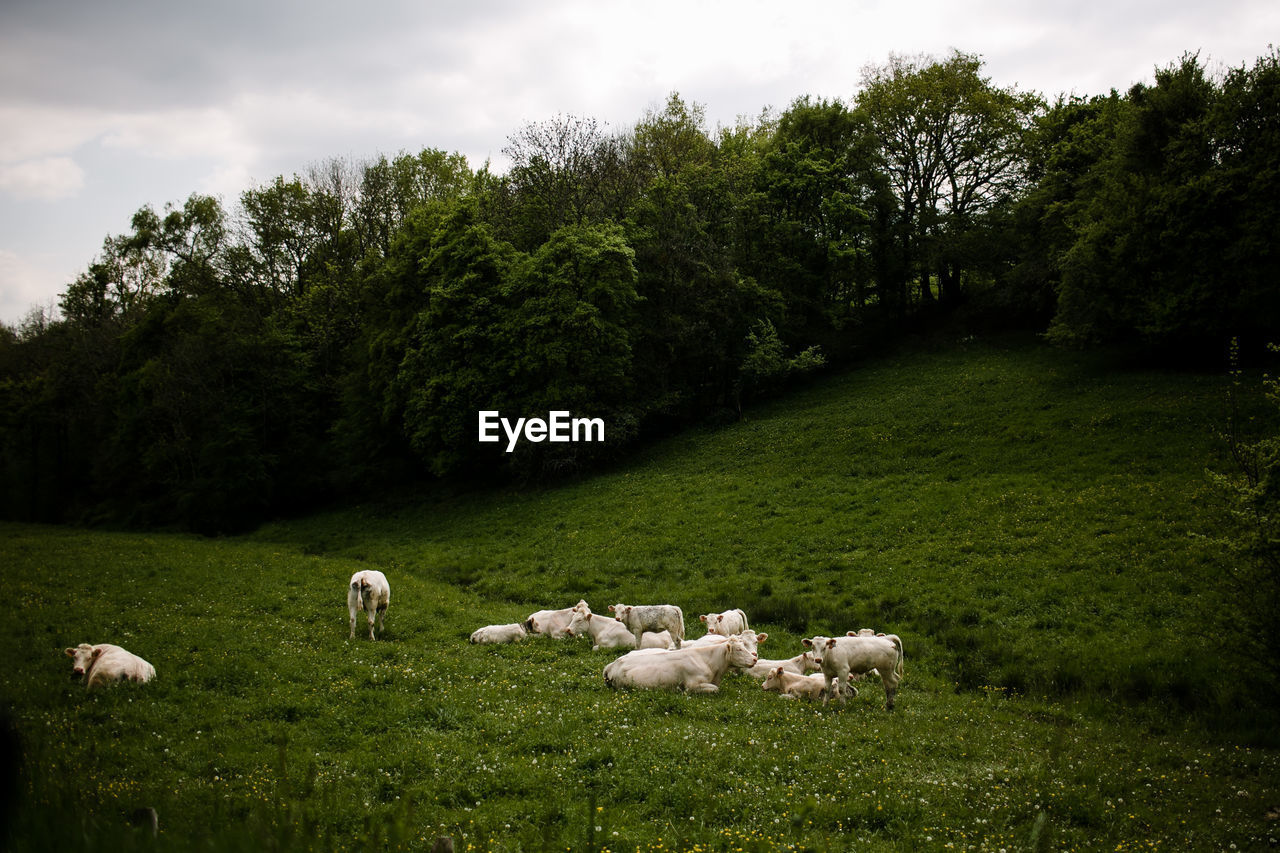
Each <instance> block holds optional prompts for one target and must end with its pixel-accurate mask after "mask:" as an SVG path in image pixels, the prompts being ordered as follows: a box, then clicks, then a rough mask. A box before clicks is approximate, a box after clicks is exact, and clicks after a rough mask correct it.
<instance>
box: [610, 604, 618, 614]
mask: <svg viewBox="0 0 1280 853" xmlns="http://www.w3.org/2000/svg"><path fill="white" fill-rule="evenodd" d="M609 612H610V613H617V612H618V611H617V610H614V609H613V605H612V604H610V605H609Z"/></svg>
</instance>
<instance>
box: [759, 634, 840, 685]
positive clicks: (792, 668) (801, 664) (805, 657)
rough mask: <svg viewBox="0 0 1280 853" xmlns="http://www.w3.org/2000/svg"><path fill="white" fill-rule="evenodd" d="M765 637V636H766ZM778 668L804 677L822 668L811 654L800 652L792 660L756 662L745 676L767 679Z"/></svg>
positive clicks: (763, 660) (761, 660)
mask: <svg viewBox="0 0 1280 853" xmlns="http://www.w3.org/2000/svg"><path fill="white" fill-rule="evenodd" d="M766 636H767V635H766ZM778 667H782V668H783V669H785V670H786V671H787V672H794V673H796V674H797V675H804V674H805V673H807V672H810V671H811V670H819V669H822V667H821V666H820V665H819V664H818V663H816V662H815V661H814V659H813V653H812V652H808V651H805V652H801V653H800V654H798V655H796V656H795V657H793V658H787V659H786V660H765V659H763V658H761V659H760V660H758V661H756V665H755V666H753V667H751V669H749V670H748V671H747V675H750V676H751V677H752V678H767V677H768V675H769V673H771V672H773V671H774V670H775V669H777V668H778Z"/></svg>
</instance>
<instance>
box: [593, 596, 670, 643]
mask: <svg viewBox="0 0 1280 853" xmlns="http://www.w3.org/2000/svg"><path fill="white" fill-rule="evenodd" d="M609 612H610V613H612V614H613V615H614V618H616V619H617V620H618V621H619V622H621V623H622V624H623V625H626V626H627V627H628V628H630V629H631V634H632V636H634V637H635V638H636V646H637V647H639V646H640V641H641V638H642V635H643V634H644V632H645V631H654V632H655V633H656V632H658V631H670V632H671V641H672V642H673V643H675V646H676V648H677V649H678V648H680V644H681V643H683V642H684V611H683V610H681V609H680V608H679V607H677V606H676V605H674V604H638V605H631V604H610V605H609Z"/></svg>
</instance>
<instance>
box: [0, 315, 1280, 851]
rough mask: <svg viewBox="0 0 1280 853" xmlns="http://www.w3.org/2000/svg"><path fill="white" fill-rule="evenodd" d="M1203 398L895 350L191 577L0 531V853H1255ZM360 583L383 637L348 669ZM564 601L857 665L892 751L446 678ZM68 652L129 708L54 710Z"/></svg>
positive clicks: (1255, 721)
mask: <svg viewBox="0 0 1280 853" xmlns="http://www.w3.org/2000/svg"><path fill="white" fill-rule="evenodd" d="M1220 391H1221V383H1220V379H1219V378H1218V377H1216V376H1213V375H1198V374H1194V373H1186V372H1184V373H1177V374H1175V373H1170V372H1167V371H1157V370H1149V371H1117V370H1114V369H1112V368H1111V366H1110V363H1109V362H1108V361H1107V360H1106V359H1103V358H1099V357H1096V356H1093V355H1082V354H1077V353H1073V352H1064V351H1062V350H1054V349H1050V348H1046V347H1043V346H1037V345H1036V342H1035V341H1031V340H1018V339H992V340H979V341H970V342H968V343H965V344H964V345H957V346H953V347H950V348H948V349H946V350H944V351H934V352H928V351H926V350H925V348H917V349H909V348H903V349H901V350H899V351H897V352H896V353H894V354H892V355H891V356H886V357H882V358H877V359H872V360H869V361H868V362H867V363H864V364H863V365H862V366H860V368H859V369H858V370H856V371H852V370H846V371H843V372H833V373H830V374H828V375H826V376H824V377H821V378H820V379H818V380H817V381H815V382H812V383H809V384H808V385H807V386H806V387H805V388H804V389H803V390H802V391H800V392H797V393H795V394H791V395H788V396H787V397H786V398H785V399H778V400H775V401H773V402H770V403H768V404H766V405H761V406H758V407H754V408H751V409H750V410H748V412H747V417H746V418H745V419H743V420H741V421H738V422H734V423H730V424H727V425H723V426H720V427H717V428H710V427H704V428H700V429H697V430H694V431H691V432H689V433H686V434H683V435H680V436H675V437H672V438H671V439H669V440H666V441H663V442H659V443H655V444H654V445H653V446H651V447H650V448H649V449H647V450H646V451H645V452H644V453H642V454H639V455H638V456H637V458H635V459H634V460H632V461H630V462H628V463H627V464H623V465H618V466H613V467H611V469H610V470H609V471H608V472H606V473H602V474H599V475H597V476H594V477H591V478H581V479H578V480H575V481H572V482H567V483H562V484H561V485H559V486H558V487H557V488H537V489H528V490H513V489H509V488H504V489H495V490H492V491H487V492H485V493H472V494H452V495H449V494H439V495H434V496H428V497H424V499H422V500H421V501H420V502H416V503H412V504H407V505H406V504H404V503H401V502H396V501H393V500H387V501H378V502H373V503H365V504H362V505H359V506H353V507H349V508H345V509H344V510H342V511H340V512H330V513H326V514H322V515H316V516H313V517H310V518H307V519H302V520H296V521H286V522H277V523H274V524H271V525H268V526H266V527H263V528H262V529H260V530H259V531H257V532H256V533H255V534H253V535H249V536H233V537H221V538H217V539H205V538H198V537H191V536H184V535H177V534H171V533H156V532H146V533H118V532H116V533H113V532H106V531H85V530H76V529H67V528H52V527H39V526H28V525H17V524H5V525H3V526H2V527H0V560H3V562H4V565H5V566H6V578H7V579H8V583H9V586H8V591H9V593H10V594H11V595H12V596H13V597H14V598H15V600H18V601H21V602H22V603H23V611H22V618H19V619H10V620H6V621H5V623H4V624H3V626H0V636H3V640H4V643H5V646H6V648H8V649H9V650H10V652H11V654H10V664H9V665H8V666H7V667H6V668H5V669H4V670H3V671H0V708H4V709H5V711H6V713H7V716H8V720H9V723H10V725H11V726H12V728H13V730H14V731H15V732H16V734H17V736H18V738H19V741H20V743H21V744H22V751H23V757H24V759H25V760H24V762H23V764H24V772H23V774H22V775H21V777H20V786H19V788H18V791H19V797H20V798H19V799H18V801H17V803H16V808H15V809H14V810H13V812H12V822H11V824H10V825H11V827H12V831H11V835H10V838H9V839H8V843H7V845H6V849H9V850H14V851H26V850H47V849H50V848H56V849H59V850H66V851H76V850H89V849H93V850H102V849H131V848H132V849H161V850H189V849H209V850H273V849H274V850H316V849H319V850H330V849H331V850H338V849H341V850H386V849H400V850H429V849H430V848H431V845H432V843H433V841H434V839H435V838H436V837H437V836H439V835H448V836H451V837H453V838H454V840H455V844H456V849H459V850H462V849H466V848H467V847H468V846H471V847H474V848H477V849H486V850H540V849H562V848H569V849H583V848H587V847H589V846H590V845H592V844H594V845H595V846H596V847H597V848H598V849H605V848H606V847H607V848H608V849H615V850H623V849H625V850H635V849H640V850H654V851H657V850H661V849H666V850H670V849H681V850H693V849H712V850H721V851H731V850H736V849H739V848H742V849H755V850H775V849H782V850H786V849H797V848H801V847H803V848H806V849H812V850H845V849H849V848H850V847H851V846H854V847H856V848H857V849H859V850H871V851H900V850H945V849H951V848H949V847H948V846H947V845H952V847H954V848H961V847H974V848H978V849H996V850H998V849H1000V848H1001V847H1003V848H1005V849H1010V850H1012V849H1023V848H1033V847H1034V844H1033V839H1038V840H1039V843H1040V845H1041V848H1042V849H1078V850H1099V851H1101V850H1107V851H1111V850H1115V849H1116V848H1121V849H1135V848H1164V849H1177V850H1187V851H1199V850H1206V851H1207V850H1223V849H1230V847H1231V845H1232V844H1234V845H1236V848H1237V849H1266V848H1267V845H1268V843H1269V842H1268V838H1269V836H1270V826H1269V825H1268V823H1267V822H1266V819H1265V814H1266V813H1267V811H1268V810H1269V809H1270V808H1271V805H1270V804H1272V803H1275V802H1277V797H1278V796H1280V789H1278V788H1277V779H1280V754H1278V753H1277V749H1276V747H1277V743H1276V735H1275V733H1276V728H1275V708H1274V706H1271V707H1267V706H1266V705H1264V704H1262V699H1261V697H1259V696H1258V694H1257V693H1256V692H1254V691H1253V690H1252V684H1250V683H1242V682H1241V680H1240V679H1241V675H1242V674H1241V672H1240V671H1239V670H1238V669H1236V668H1232V667H1227V666H1224V665H1223V664H1222V661H1223V658H1222V656H1221V654H1220V651H1221V649H1222V647H1223V646H1224V645H1226V644H1228V643H1230V642H1235V641H1236V640H1237V638H1238V632H1235V633H1233V634H1232V635H1231V636H1230V638H1229V639H1228V638H1224V636H1223V635H1221V634H1206V630H1205V625H1206V621H1205V614H1204V609H1205V607H1207V606H1209V605H1210V604H1211V603H1212V602H1213V600H1214V599H1213V597H1212V586H1213V583H1214V581H1213V579H1212V578H1211V577H1210V571H1209V569H1211V568H1212V567H1213V566H1214V565H1215V554H1214V549H1213V547H1212V546H1211V544H1206V543H1203V542H1202V541H1200V540H1198V539H1197V538H1196V537H1194V536H1193V535H1192V531H1195V530H1199V529H1203V527H1204V525H1205V524H1207V523H1209V519H1210V518H1211V517H1212V515H1213V508H1212V506H1211V505H1210V503H1209V501H1207V500H1206V498H1207V497H1208V494H1209V487H1208V484H1207V483H1206V482H1205V480H1204V477H1203V470H1202V469H1203V460H1204V459H1205V458H1206V457H1208V456H1210V455H1211V454H1212V453H1213V452H1214V440H1213V437H1212V434H1211V432H1210V430H1209V429H1208V426H1209V425H1210V424H1211V423H1212V422H1213V421H1214V419H1215V418H1216V417H1217V415H1218V413H1219V406H1220ZM369 567H375V568H378V569H380V570H383V571H385V572H386V574H387V575H388V577H389V579H390V582H391V585H392V591H393V596H392V604H391V609H390V610H389V612H388V615H387V620H386V632H385V634H384V635H383V636H382V637H381V638H380V639H379V640H378V641H377V642H374V643H370V642H369V641H367V640H365V639H358V640H354V641H349V640H348V639H347V625H346V620H347V613H346V607H345V592H344V588H345V586H346V582H347V579H348V578H349V577H350V575H351V574H352V573H353V572H354V571H356V570H358V569H363V568H369ZM579 597H586V598H587V600H588V602H589V603H590V604H591V605H592V606H593V607H594V608H596V609H597V610H603V609H604V608H605V606H607V604H609V603H612V602H614V601H616V600H636V601H642V600H647V601H671V602H674V603H678V604H680V605H681V606H682V607H683V608H684V611H685V614H686V616H687V618H688V619H689V620H690V625H689V629H690V634H691V635H692V634H695V633H696V630H695V629H696V626H697V624H698V623H697V622H696V616H695V614H697V613H702V612H709V611H712V610H722V609H725V608H727V607H731V606H741V607H743V608H744V609H745V610H746V611H747V613H748V615H749V616H750V618H751V622H752V625H753V626H754V627H756V628H757V629H758V630H762V631H767V632H768V633H769V634H770V637H769V639H768V641H767V642H766V643H765V644H764V645H763V646H762V647H761V650H762V652H764V653H766V654H768V655H772V656H775V657H789V656H790V655H792V654H795V653H797V652H798V650H799V649H800V648H801V646H800V638H801V637H803V636H808V635H811V634H812V633H831V632H834V631H842V630H846V629H855V628H859V627H863V626H868V627H875V628H879V629H881V630H892V631H894V632H895V633H898V634H899V635H900V636H901V637H902V639H903V642H904V646H905V650H906V664H905V666H906V681H905V682H904V685H903V688H902V690H901V692H900V694H899V697H898V702H897V707H896V710H895V711H894V712H893V713H886V712H885V711H884V710H883V708H882V705H883V694H882V688H881V687H880V686H879V685H878V684H876V683H874V682H871V683H866V682H863V683H859V685H858V687H859V690H860V695H859V696H857V697H855V698H853V699H851V700H850V702H849V705H848V706H847V707H845V708H844V709H837V708H835V707H829V708H825V709H824V708H822V707H821V706H820V705H816V704H813V703H808V702H788V701H783V700H779V699H777V698H776V697H773V696H770V695H768V694H765V693H763V692H762V691H761V690H760V688H759V686H758V685H757V684H756V683H754V682H752V681H750V680H748V679H746V678H745V677H742V676H737V675H733V676H729V677H726V679H725V680H724V682H723V686H722V691H721V693H720V694H719V695H716V696H684V695H680V694H670V693H661V692H646V691H612V690H609V689H608V688H606V687H605V686H604V683H603V679H602V677H601V671H602V669H603V668H604V666H605V664H607V663H608V662H609V661H610V660H611V659H612V657H613V653H610V652H598V653H595V652H592V651H591V650H590V646H589V644H588V643H586V642H585V641H582V640H577V641H571V640H565V641H562V642H560V641H547V640H543V641H539V640H530V641H527V642H524V643H522V644H518V645H512V646H502V647H492V646H488V647H486V646H472V645H469V644H468V643H467V636H468V634H469V633H470V632H471V631H472V630H474V629H475V628H477V627H479V626H480V625H483V624H489V623H505V622H511V621H516V620H518V619H522V618H524V617H525V616H527V615H528V614H529V613H530V612H532V611H533V610H535V609H539V608H541V607H544V606H562V605H568V604H571V603H573V602H576V601H577V600H578V598H579ZM81 641H90V642H102V641H115V642H118V643H120V644H121V645H123V646H125V647H126V648H128V649H130V650H131V651H133V652H135V653H137V654H140V655H142V656H143V657H144V658H146V659H148V660H149V661H150V662H152V663H153V664H154V665H155V666H156V668H157V672H158V676H157V679H156V680H155V681H154V682H152V683H149V684H146V685H120V686H117V687H115V688H113V689H110V690H103V691H101V692H95V693H92V694H89V693H86V692H85V689H84V687H83V685H82V684H81V683H78V682H74V681H71V680H70V679H69V670H70V665H69V662H68V661H67V659H66V658H65V657H64V656H63V655H62V653H61V652H62V649H63V648H64V647H66V646H68V645H71V644H74V643H78V642H81ZM726 756H733V758H732V759H726ZM728 764H731V765H732V769H731V770H730V769H728ZM142 807H151V808H154V809H156V811H157V813H158V817H159V829H160V831H159V835H158V836H157V837H155V838H154V839H152V838H151V837H149V836H148V835H147V834H146V830H145V829H142V830H139V829H136V828H134V827H132V826H131V825H130V823H129V819H130V816H131V815H132V814H133V813H134V811H135V810H136V809H138V808H142ZM614 833H617V834H616V835H615V834H614Z"/></svg>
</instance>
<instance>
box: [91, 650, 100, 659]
mask: <svg viewBox="0 0 1280 853" xmlns="http://www.w3.org/2000/svg"><path fill="white" fill-rule="evenodd" d="M101 656H102V649H94V650H93V659H94V660H97V659H98V658H99V657H101Z"/></svg>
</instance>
